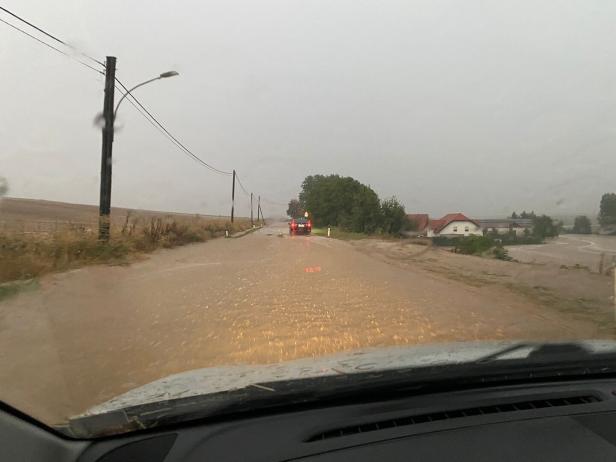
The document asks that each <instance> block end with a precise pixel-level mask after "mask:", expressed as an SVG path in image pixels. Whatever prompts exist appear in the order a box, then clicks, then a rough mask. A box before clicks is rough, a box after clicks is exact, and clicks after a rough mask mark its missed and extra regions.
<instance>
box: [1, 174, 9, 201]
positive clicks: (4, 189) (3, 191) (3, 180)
mask: <svg viewBox="0 0 616 462" xmlns="http://www.w3.org/2000/svg"><path fill="white" fill-rule="evenodd" d="M8 192H9V182H8V181H6V178H4V177H1V176H0V197H2V196H4V195H6V193H8Z"/></svg>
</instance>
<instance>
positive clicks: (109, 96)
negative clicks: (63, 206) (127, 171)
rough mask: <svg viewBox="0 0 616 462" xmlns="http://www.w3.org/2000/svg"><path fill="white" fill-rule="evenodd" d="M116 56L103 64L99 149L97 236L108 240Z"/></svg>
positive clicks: (110, 57)
mask: <svg viewBox="0 0 616 462" xmlns="http://www.w3.org/2000/svg"><path fill="white" fill-rule="evenodd" d="M115 68H116V58H115V57H113V56H107V62H106V65H105V99H104V102H103V120H104V125H103V147H102V151H101V188H100V197H99V207H98V215H99V216H98V238H99V239H101V240H104V241H107V240H109V226H110V214H111V162H112V150H113V105H114V96H115V95H114V90H115Z"/></svg>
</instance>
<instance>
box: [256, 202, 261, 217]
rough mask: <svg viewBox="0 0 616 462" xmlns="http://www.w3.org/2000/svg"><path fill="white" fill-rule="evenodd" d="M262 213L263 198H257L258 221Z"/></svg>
mask: <svg viewBox="0 0 616 462" xmlns="http://www.w3.org/2000/svg"><path fill="white" fill-rule="evenodd" d="M260 213H261V196H259V197H258V198H257V221H259V214H260Z"/></svg>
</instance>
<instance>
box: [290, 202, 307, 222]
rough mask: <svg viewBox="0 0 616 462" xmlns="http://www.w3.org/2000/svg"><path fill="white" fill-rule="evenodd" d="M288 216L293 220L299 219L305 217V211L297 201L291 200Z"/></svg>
mask: <svg viewBox="0 0 616 462" xmlns="http://www.w3.org/2000/svg"><path fill="white" fill-rule="evenodd" d="M287 215H289V216H290V217H291V218H299V217H301V216H302V215H304V210H303V209H302V206H301V204H300V203H299V201H298V200H297V199H291V200H290V201H289V208H288V209H287Z"/></svg>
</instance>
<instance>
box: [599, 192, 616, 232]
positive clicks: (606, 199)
mask: <svg viewBox="0 0 616 462" xmlns="http://www.w3.org/2000/svg"><path fill="white" fill-rule="evenodd" d="M599 223H600V224H601V226H606V225H613V224H616V194H615V193H605V194H604V195H603V197H601V204H600V205H599Z"/></svg>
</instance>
